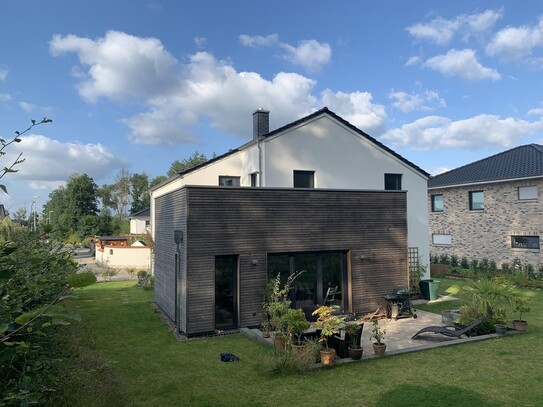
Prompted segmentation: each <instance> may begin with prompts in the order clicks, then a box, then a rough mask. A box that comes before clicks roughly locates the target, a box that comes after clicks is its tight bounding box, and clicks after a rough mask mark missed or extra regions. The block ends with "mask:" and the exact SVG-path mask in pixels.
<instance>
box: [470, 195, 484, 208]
mask: <svg viewBox="0 0 543 407" xmlns="http://www.w3.org/2000/svg"><path fill="white" fill-rule="evenodd" d="M483 209H485V193H484V192H483V191H471V192H470V193H469V210H470V211H482V210H483Z"/></svg>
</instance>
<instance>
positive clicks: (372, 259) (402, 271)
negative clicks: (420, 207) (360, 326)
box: [155, 186, 407, 334]
mask: <svg viewBox="0 0 543 407" xmlns="http://www.w3.org/2000/svg"><path fill="white" fill-rule="evenodd" d="M181 191H185V192H186V196H185V199H186V201H185V202H184V203H183V202H181V201H180V199H179V198H180V195H179V191H176V192H173V193H171V194H169V195H167V196H164V197H161V198H159V199H158V200H157V202H156V204H157V222H156V246H157V248H156V258H157V260H156V262H155V267H156V269H157V271H158V269H159V268H160V269H161V270H160V272H159V273H164V274H165V273H167V270H169V269H168V263H169V262H170V261H173V260H171V259H172V258H173V255H174V252H175V245H174V244H173V237H172V235H173V229H172V227H173V226H172V225H173V224H174V223H175V222H172V221H171V220H170V221H163V220H162V219H160V217H161V216H166V217H169V219H173V218H176V219H179V218H180V216H181V215H180V212H181V211H184V210H186V238H185V241H184V243H183V246H184V247H185V248H186V261H187V269H186V270H187V284H188V285H187V291H186V293H187V301H188V302H187V308H186V312H187V315H188V316H187V321H188V323H187V325H186V330H184V332H186V333H188V334H196V333H201V332H209V331H213V329H214V288H215V282H214V262H215V256H220V255H239V265H240V270H239V277H240V278H239V305H240V307H239V308H240V315H239V316H240V319H239V322H240V325H241V326H250V325H256V324H258V323H259V322H260V317H261V315H260V313H261V305H262V292H263V290H264V287H265V284H266V267H267V266H266V260H267V254H268V253H288V252H290V253H293V252H316V251H327V250H332V251H350V253H351V259H352V260H351V281H352V304H353V308H354V309H355V310H356V311H366V310H371V309H372V308H374V307H376V306H378V305H381V304H382V299H381V297H382V296H383V295H385V294H390V292H391V291H392V289H394V288H395V287H397V286H407V220H406V219H407V218H406V216H407V209H406V193H405V192H390V191H386V192H385V191H383V192H379V191H339V190H337V191H336V190H334V191H332V190H322V189H313V190H305V189H304V190H301V189H298V190H297V189H272V188H221V187H200V186H187V187H184V188H182V190H181ZM171 195H175V196H176V197H177V198H175V199H174V198H173V197H171ZM162 206H164V207H162ZM183 206H184V207H185V209H182V208H181V207H183ZM159 207H160V208H159ZM171 212H177V213H175V214H173V213H171ZM168 223H169V224H170V225H169V226H168ZM181 223H182V222H181V221H180V220H178V221H177V224H178V225H179V224H181ZM176 227H179V226H176ZM164 228H168V229H169V230H162V229H164ZM170 240H171V242H170ZM162 245H164V247H162ZM162 256H164V257H165V258H164V259H162V258H160V259H159V257H162ZM360 256H363V257H364V259H362V260H361V258H360ZM160 278H161V279H163V280H165V279H166V278H165V277H163V276H161V277H160ZM168 281H169V282H171V281H172V280H171V279H168ZM162 290H166V291H167V293H161V292H158V291H162ZM155 291H157V294H156V297H157V302H158V299H159V298H160V301H162V302H164V303H168V307H169V308H170V307H171V301H170V302H169V301H167V300H166V299H165V297H167V296H170V295H171V291H170V290H168V287H166V285H165V284H164V283H163V284H160V285H158V286H156V288H155ZM172 301H173V299H172ZM161 306H162V305H161ZM163 308H164V307H163ZM168 315H170V314H168Z"/></svg>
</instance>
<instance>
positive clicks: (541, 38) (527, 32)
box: [486, 17, 543, 61]
mask: <svg viewBox="0 0 543 407" xmlns="http://www.w3.org/2000/svg"><path fill="white" fill-rule="evenodd" d="M537 47H543V17H540V18H539V21H538V24H537V25H535V26H531V27H530V26H520V27H506V28H504V29H503V30H500V31H498V32H497V33H496V34H495V35H494V38H492V41H490V43H489V44H488V45H487V47H486V52H487V53H488V55H491V56H494V57H499V58H500V59H502V60H504V61H512V60H518V59H522V58H525V57H529V56H531V55H532V51H533V49H534V48H537Z"/></svg>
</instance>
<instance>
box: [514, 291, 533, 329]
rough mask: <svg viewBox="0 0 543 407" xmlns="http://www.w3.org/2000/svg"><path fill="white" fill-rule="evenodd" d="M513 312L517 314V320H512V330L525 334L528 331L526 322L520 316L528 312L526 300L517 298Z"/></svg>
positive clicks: (528, 307) (529, 309)
mask: <svg viewBox="0 0 543 407" xmlns="http://www.w3.org/2000/svg"><path fill="white" fill-rule="evenodd" d="M515 311H516V312H518V314H519V317H518V319H514V320H513V328H515V329H516V330H517V331H521V332H526V331H527V330H528V321H526V320H524V319H522V314H524V313H526V312H530V311H531V308H530V306H529V303H528V300H527V299H526V298H517V299H516V300H515Z"/></svg>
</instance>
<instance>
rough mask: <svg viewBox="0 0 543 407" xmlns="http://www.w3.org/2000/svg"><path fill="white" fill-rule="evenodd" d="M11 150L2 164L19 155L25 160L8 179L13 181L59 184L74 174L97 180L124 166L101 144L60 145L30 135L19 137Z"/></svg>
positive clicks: (122, 162) (55, 141)
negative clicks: (87, 175)
mask: <svg viewBox="0 0 543 407" xmlns="http://www.w3.org/2000/svg"><path fill="white" fill-rule="evenodd" d="M11 147H12V148H11V149H10V151H9V152H8V153H7V154H6V155H5V156H4V160H5V161H6V162H13V160H14V159H15V157H16V156H17V155H18V154H19V153H23V158H24V159H25V161H24V163H22V164H20V165H18V166H17V167H16V169H18V172H16V173H14V174H12V175H11V176H10V178H13V179H16V180H28V181H35V182H38V180H39V182H42V181H48V182H61V181H65V180H66V179H67V177H68V176H69V175H70V174H72V173H74V172H77V173H80V174H84V173H86V174H89V175H90V176H92V177H93V178H95V179H97V178H104V177H106V176H108V175H109V174H110V173H111V172H112V171H114V170H115V169H118V168H121V167H123V166H124V165H125V163H124V161H123V160H121V159H119V158H117V157H115V156H114V155H113V154H112V153H111V152H110V151H108V149H107V148H106V147H104V146H103V145H101V144H80V143H63V142H60V141H58V140H53V139H50V138H48V137H45V136H41V135H35V134H34V135H29V136H22V137H21V142H20V143H16V144H13V145H12V146H11Z"/></svg>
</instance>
